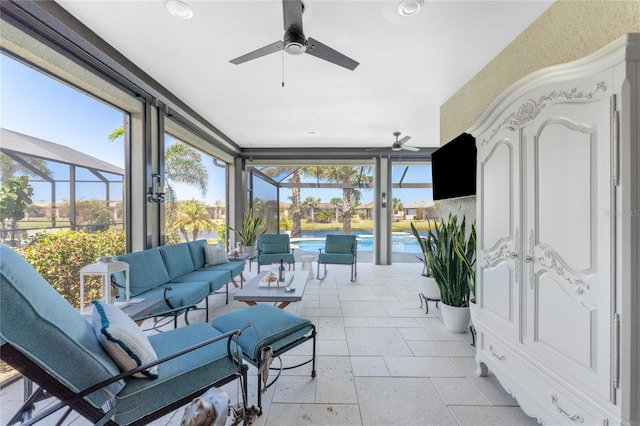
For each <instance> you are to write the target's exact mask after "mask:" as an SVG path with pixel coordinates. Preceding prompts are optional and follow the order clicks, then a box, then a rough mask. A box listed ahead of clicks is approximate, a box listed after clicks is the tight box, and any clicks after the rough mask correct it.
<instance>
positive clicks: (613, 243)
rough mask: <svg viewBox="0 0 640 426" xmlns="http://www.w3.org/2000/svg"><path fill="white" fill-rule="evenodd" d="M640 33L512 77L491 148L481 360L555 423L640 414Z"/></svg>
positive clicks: (481, 186)
mask: <svg viewBox="0 0 640 426" xmlns="http://www.w3.org/2000/svg"><path fill="white" fill-rule="evenodd" d="M639 99H640V34H628V35H626V36H624V37H622V38H620V39H618V40H617V41H615V42H614V43H612V44H611V45H609V46H607V47H605V48H603V49H601V50H599V51H597V52H595V53H593V54H591V55H589V56H587V57H585V58H583V59H580V60H578V61H574V62H571V63H568V64H563V65H559V66H554V67H550V68H547V69H544V70H540V71H538V72H535V73H533V74H531V75H530V76H528V77H525V78H523V79H522V80H520V81H519V82H518V83H516V84H514V85H513V86H511V87H510V88H509V89H508V90H507V91H505V92H504V93H503V94H502V95H501V96H500V97H499V98H498V99H497V100H496V101H495V102H494V103H493V104H492V106H491V107H490V108H489V109H488V111H486V112H485V114H484V115H483V117H482V118H481V120H480V121H479V122H478V123H477V124H476V125H475V126H474V127H473V128H472V129H470V130H468V132H469V133H471V134H472V135H473V136H474V137H475V138H476V144H477V148H478V166H477V233H478V240H477V244H478V250H477V282H476V286H477V288H476V294H477V298H478V300H477V302H478V308H479V312H478V317H477V319H476V320H475V325H476V329H477V332H478V344H477V352H476V361H477V364H478V374H480V375H486V374H487V373H488V372H489V371H491V372H492V373H493V374H495V376H496V377H497V378H498V379H499V381H500V383H501V384H502V386H503V387H504V388H505V389H506V390H507V391H508V392H509V393H510V394H511V395H513V397H514V398H516V400H517V401H518V403H519V404H520V406H521V408H522V410H523V411H524V412H525V413H527V414H528V415H530V416H533V417H535V418H537V419H538V421H539V422H540V423H542V424H549V425H556V424H570V425H580V424H583V425H618V424H623V425H640V315H639V313H638V312H639V307H640V284H639V280H638V276H639V269H640V266H639V263H640V261H639V257H640V241H639V233H640V231H639V222H640V205H639V198H640V197H639V192H640V171H639V169H640V167H639V166H640V149H639V143H638V138H639V137H640V117H639V115H640V111H639V106H640V102H639Z"/></svg>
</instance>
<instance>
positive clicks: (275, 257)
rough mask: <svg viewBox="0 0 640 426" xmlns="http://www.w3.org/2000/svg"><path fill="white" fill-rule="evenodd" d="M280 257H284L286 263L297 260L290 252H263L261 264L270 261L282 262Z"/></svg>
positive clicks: (266, 263)
mask: <svg viewBox="0 0 640 426" xmlns="http://www.w3.org/2000/svg"><path fill="white" fill-rule="evenodd" d="M280 259H282V261H283V262H285V263H293V262H294V261H295V260H294V258H293V255H292V254H290V253H280V254H261V255H260V259H259V260H258V262H260V264H261V265H268V264H270V263H280Z"/></svg>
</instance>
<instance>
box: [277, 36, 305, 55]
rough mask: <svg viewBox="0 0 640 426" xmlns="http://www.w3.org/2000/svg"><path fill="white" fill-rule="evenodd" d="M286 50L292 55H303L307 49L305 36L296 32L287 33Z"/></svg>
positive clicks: (285, 38)
mask: <svg viewBox="0 0 640 426" xmlns="http://www.w3.org/2000/svg"><path fill="white" fill-rule="evenodd" d="M283 41H284V50H285V51H286V52H287V53H288V54H290V55H302V54H303V53H304V51H305V50H306V49H307V40H305V38H304V35H303V34H300V33H298V32H296V31H291V30H289V31H287V32H286V33H285V35H284V40H283Z"/></svg>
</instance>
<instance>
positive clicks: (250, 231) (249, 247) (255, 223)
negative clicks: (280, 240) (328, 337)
mask: <svg viewBox="0 0 640 426" xmlns="http://www.w3.org/2000/svg"><path fill="white" fill-rule="evenodd" d="M227 228H229V229H230V230H232V231H233V232H235V233H236V235H237V236H238V237H239V238H240V240H241V241H242V252H243V253H244V254H248V255H250V256H253V255H254V253H255V245H256V242H257V241H258V237H259V236H260V235H262V234H264V233H265V232H267V229H266V228H265V226H264V219H263V218H262V217H253V210H252V209H249V210H248V211H247V212H246V213H245V214H244V217H243V218H242V226H241V227H240V228H232V227H230V226H228V225H227Z"/></svg>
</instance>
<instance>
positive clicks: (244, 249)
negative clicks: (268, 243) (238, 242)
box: [242, 246, 256, 256]
mask: <svg viewBox="0 0 640 426" xmlns="http://www.w3.org/2000/svg"><path fill="white" fill-rule="evenodd" d="M242 253H243V254H248V255H249V256H254V255H255V254H256V248H255V246H242Z"/></svg>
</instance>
